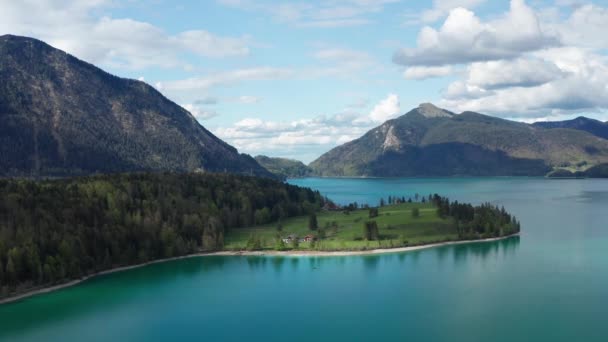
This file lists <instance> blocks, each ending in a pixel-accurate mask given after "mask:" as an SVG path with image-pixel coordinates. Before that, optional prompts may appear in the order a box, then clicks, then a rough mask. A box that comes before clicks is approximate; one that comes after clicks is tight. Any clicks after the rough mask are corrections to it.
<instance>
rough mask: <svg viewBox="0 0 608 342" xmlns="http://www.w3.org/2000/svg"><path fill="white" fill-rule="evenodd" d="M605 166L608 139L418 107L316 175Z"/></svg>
mask: <svg viewBox="0 0 608 342" xmlns="http://www.w3.org/2000/svg"><path fill="white" fill-rule="evenodd" d="M605 162H608V140H604V139H601V138H598V137H596V136H593V135H592V134H590V133H587V132H583V131H579V130H574V129H565V128H556V129H545V128H542V127H537V126H533V125H529V124H525V123H520V122H514V121H509V120H504V119H499V118H496V117H492V116H487V115H483V114H479V113H474V112H464V113H461V114H454V113H452V112H449V111H447V110H444V109H441V108H437V107H435V106H433V105H432V104H423V105H420V106H419V107H418V108H415V109H413V110H412V111H410V112H408V113H407V114H405V115H403V116H401V117H398V118H396V119H393V120H389V121H387V122H385V123H384V124H382V125H380V126H378V127H376V128H374V129H372V130H370V131H369V132H367V133H366V134H365V135H363V136H362V137H360V138H359V139H356V140H354V141H351V142H348V143H346V144H344V145H341V146H338V147H336V148H334V149H332V150H330V151H329V152H327V153H325V154H323V155H322V156H321V157H319V158H318V159H317V160H315V161H313V162H312V163H311V164H310V165H309V166H310V167H311V168H312V169H313V170H314V171H315V173H316V174H318V175H321V176H383V177H398V176H454V175H474V176H498V175H504V176H507V175H513V176H515V175H521V176H524V175H525V176H529V175H545V174H546V173H547V172H549V171H551V170H552V169H553V168H555V167H574V168H577V167H587V166H591V165H596V164H600V163H605Z"/></svg>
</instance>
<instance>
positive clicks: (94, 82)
mask: <svg viewBox="0 0 608 342" xmlns="http://www.w3.org/2000/svg"><path fill="white" fill-rule="evenodd" d="M0 80H1V82H0V155H2V158H1V159H0V176H66V175H81V174H91V173H110V172H112V173H113V172H128V171H176V172H182V171H205V172H230V173H243V174H253V175H257V176H265V177H272V174H271V173H270V172H268V171H267V170H266V169H264V168H263V167H261V166H260V165H259V164H258V163H257V162H256V161H255V160H254V159H253V158H252V157H251V156H249V155H245V154H239V153H238V151H237V150H236V149H235V148H234V147H232V146H230V145H228V144H227V143H225V142H224V141H222V140H220V139H219V138H217V137H216V136H214V135H213V134H212V133H211V132H209V131H208V130H206V129H205V128H204V127H203V126H201V125H200V124H199V123H198V122H197V121H196V119H195V118H194V117H193V116H192V114H190V113H189V112H188V111H186V110H185V109H183V108H182V107H180V106H178V105H177V104H175V103H173V102H172V101H170V100H168V99H167V98H166V97H164V96H163V95H162V94H160V93H159V92H158V91H156V90H155V89H154V88H153V87H151V86H149V85H147V84H146V83H144V82H140V81H136V80H131V79H123V78H119V77H116V76H113V75H110V74H108V73H106V72H104V71H103V70H101V69H99V68H97V67H95V66H93V65H91V64H88V63H86V62H83V61H81V60H79V59H77V58H75V57H73V56H71V55H69V54H67V53H65V52H63V51H61V50H58V49H55V48H53V47H51V46H49V45H47V44H45V43H44V42H41V41H39V40H36V39H32V38H25V37H17V36H11V35H5V36H0Z"/></svg>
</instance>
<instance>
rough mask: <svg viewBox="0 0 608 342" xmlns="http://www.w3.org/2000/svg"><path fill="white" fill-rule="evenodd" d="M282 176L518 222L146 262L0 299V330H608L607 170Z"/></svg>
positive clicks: (406, 335)
mask: <svg viewBox="0 0 608 342" xmlns="http://www.w3.org/2000/svg"><path fill="white" fill-rule="evenodd" d="M290 182H291V183H293V184H297V185H302V186H308V187H311V188H314V189H318V190H320V191H321V192H322V193H323V194H324V195H327V196H328V197H330V198H332V199H334V200H335V201H337V202H339V203H348V202H353V201H357V202H359V203H370V204H376V203H378V200H379V198H380V197H386V196H388V195H398V196H402V195H404V196H406V197H409V196H413V195H414V194H415V193H420V194H429V193H435V192H436V193H439V194H442V195H445V196H448V197H450V198H451V199H455V200H458V201H466V202H473V203H480V202H486V201H487V202H491V203H493V204H498V205H504V206H505V208H506V209H507V210H508V211H510V212H512V213H513V214H515V215H516V216H517V217H518V219H519V220H520V221H521V223H522V234H521V236H520V237H513V238H510V239H506V240H501V241H496V242H487V243H476V244H465V245H453V246H445V247H437V248H433V249H427V250H420V251H413V252H407V253H396V254H385V255H365V256H348V257H314V256H307V257H265V256H256V257H252V256H211V257H195V258H189V259H183V260H175V261H169V262H166V263H160V264H154V265H150V266H146V267H142V268H139V269H133V270H129V271H125V272H120V273H114V274H109V275H105V276H101V277H97V278H94V279H91V280H88V281H85V282H84V283H82V284H80V285H77V286H74V287H71V288H67V289H63V290H60V291H56V292H53V293H49V294H44V295H40V296H35V297H31V298H28V299H25V300H23V301H20V302H16V303H11V304H6V305H1V306H0V340H2V341H4V340H6V341H72V340H74V341H75V340H87V341H107V340H128V341H162V340H166V341H169V340H179V339H197V340H206V341H218V340H235V341H236V340H245V339H247V340H252V341H253V340H266V341H282V340H286V339H288V340H296V341H299V340H302V341H304V340H307V341H310V340H320V339H321V340H336V339H340V340H347V339H348V340H371V339H374V340H382V339H384V340H389V339H390V340H396V339H409V340H426V341H429V340H431V341H465V340H468V341H490V340H491V341H522V340H524V341H525V340H530V341H573V340H575V341H606V340H608V330H606V329H605V323H604V322H605V318H606V314H607V313H608V308H607V307H606V303H608V210H606V209H607V208H608V180H589V179H588V180H548V179H543V178H438V179H428V178H427V179H424V178H420V179H330V178H325V179H320V178H307V179H295V180H290Z"/></svg>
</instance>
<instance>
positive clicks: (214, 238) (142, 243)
mask: <svg viewBox="0 0 608 342" xmlns="http://www.w3.org/2000/svg"><path fill="white" fill-rule="evenodd" d="M324 202H325V199H324V198H323V197H322V196H321V195H320V194H319V192H315V191H312V190H310V189H307V188H301V187H297V186H294V185H289V184H285V183H282V182H279V181H276V180H271V179H263V178H254V177H247V176H238V175H227V174H128V175H127V174H125V175H105V176H93V177H85V178H73V179H64V180H53V181H41V182H36V181H31V180H16V179H10V180H0V297H1V296H5V295H8V294H9V293H11V292H20V291H24V290H27V289H30V288H34V287H38V286H45V285H50V284H54V283H59V282H64V281H66V280H68V279H75V278H79V277H82V276H85V275H88V274H92V273H95V272H99V271H102V270H107V269H111V268H114V267H118V266H125V265H131V264H137V263H143V262H146V261H150V260H155V259H159V258H167V257H173V256H180V255H186V254H189V253H193V252H199V251H211V250H218V249H221V248H222V247H223V244H224V235H225V234H226V232H227V231H228V230H230V229H236V228H239V227H247V226H252V225H256V224H265V223H269V222H272V221H277V220H281V219H283V218H287V217H292V216H299V215H308V214H310V213H313V212H315V211H318V210H319V209H320V208H321V207H322V206H323V205H324Z"/></svg>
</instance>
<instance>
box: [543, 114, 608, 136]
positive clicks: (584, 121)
mask: <svg viewBox="0 0 608 342" xmlns="http://www.w3.org/2000/svg"><path fill="white" fill-rule="evenodd" d="M534 126H537V127H542V128H550V129H551V128H571V129H576V130H579V131H585V132H588V133H591V134H593V135H595V136H597V137H600V138H603V139H608V123H606V122H601V121H599V120H594V119H589V118H586V117H584V116H581V117H578V118H576V119H572V120H565V121H542V122H535V123H534Z"/></svg>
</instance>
